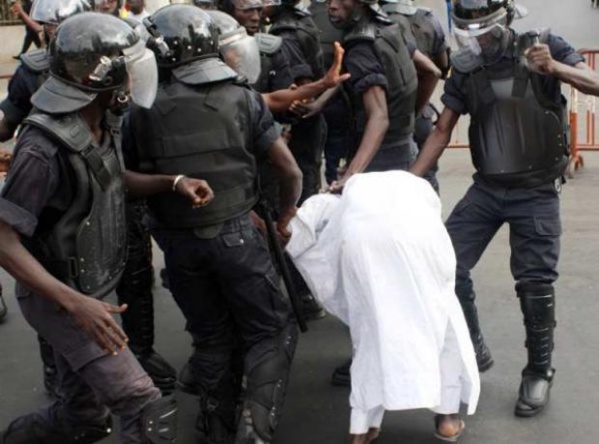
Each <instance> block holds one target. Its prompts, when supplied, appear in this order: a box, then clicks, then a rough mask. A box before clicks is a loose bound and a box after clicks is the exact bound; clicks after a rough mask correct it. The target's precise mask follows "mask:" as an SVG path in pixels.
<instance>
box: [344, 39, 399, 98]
mask: <svg viewBox="0 0 599 444" xmlns="http://www.w3.org/2000/svg"><path fill="white" fill-rule="evenodd" d="M344 65H345V68H346V70H347V72H349V73H350V74H351V77H350V78H349V80H348V82H350V86H351V88H352V89H354V90H355V91H356V92H358V93H362V92H364V91H366V90H368V89H369V88H371V87H373V86H380V87H382V88H385V90H386V89H387V86H388V82H387V77H386V76H385V70H384V69H383V65H382V64H381V62H380V61H379V59H378V58H377V57H376V55H375V53H374V49H373V47H372V44H357V45H355V46H353V47H352V48H350V49H349V51H347V52H346V55H345V60H344Z"/></svg>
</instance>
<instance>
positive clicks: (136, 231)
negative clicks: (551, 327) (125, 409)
mask: <svg viewBox="0 0 599 444" xmlns="http://www.w3.org/2000/svg"><path fill="white" fill-rule="evenodd" d="M126 216H127V241H128V242H127V263H126V265H125V270H124V272H123V279H121V281H120V282H119V285H118V286H117V288H116V294H117V296H118V303H119V305H122V304H127V306H128V308H127V310H126V311H125V312H124V313H122V314H121V319H122V323H123V330H124V331H125V333H126V334H127V336H128V338H129V344H128V345H129V348H130V349H131V351H132V352H133V354H134V355H135V357H136V358H137V360H138V361H139V363H140V364H141V366H142V367H143V368H144V370H145V371H146V373H148V376H150V378H152V381H154V385H155V386H156V387H158V388H159V389H160V390H161V391H162V392H163V393H170V392H172V391H173V390H174V389H175V379H176V371H175V369H174V368H173V367H171V365H170V364H169V363H168V362H167V361H166V360H165V359H164V358H163V357H162V356H160V355H159V354H158V353H156V352H155V351H154V349H153V345H154V297H153V294H152V285H153V277H154V268H153V267H152V240H151V238H150V233H149V230H148V227H147V224H146V223H145V222H144V220H143V219H144V217H145V216H146V206H145V203H144V202H142V201H131V202H127V204H126Z"/></svg>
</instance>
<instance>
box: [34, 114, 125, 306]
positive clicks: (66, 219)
mask: <svg viewBox="0 0 599 444" xmlns="http://www.w3.org/2000/svg"><path fill="white" fill-rule="evenodd" d="M121 120H122V119H116V121H115V122H113V126H111V127H110V134H111V137H112V141H111V142H112V145H111V147H110V149H108V150H105V152H101V151H102V148H99V147H97V146H95V145H93V144H92V140H93V139H92V134H91V131H90V129H89V127H88V126H87V124H86V123H85V122H84V121H83V120H82V119H81V117H80V116H79V115H78V114H68V115H64V116H61V117H55V116H50V115H47V114H41V113H39V114H32V115H30V116H29V117H27V118H26V119H25V121H24V125H27V126H35V127H37V128H40V129H41V130H42V131H43V132H44V133H46V134H47V135H48V136H49V137H50V138H51V139H53V140H55V141H56V142H58V143H59V144H60V146H61V148H64V150H65V151H64V152H65V153H66V154H67V158H68V161H69V163H70V165H71V167H72V169H73V172H74V178H75V184H76V192H75V194H74V200H73V202H72V203H71V205H70V206H69V208H68V210H67V211H66V212H65V214H64V215H62V217H60V219H59V220H58V221H57V222H56V224H55V225H54V226H53V228H52V230H51V231H50V232H49V233H45V234H43V235H40V236H34V238H33V239H31V240H28V241H27V242H26V246H27V247H28V248H29V249H30V251H31V252H32V254H33V255H34V256H35V257H36V258H37V259H38V260H39V261H40V263H42V265H44V266H45V267H46V269H47V270H48V271H49V272H50V273H51V274H52V275H54V276H55V277H56V278H58V279H59V280H61V281H62V282H64V283H66V284H67V285H69V286H70V287H72V288H74V289H76V290H78V291H80V292H81V293H84V294H87V295H90V296H93V297H97V298H100V297H103V296H105V295H106V294H108V293H109V292H110V291H112V290H113V289H114V288H115V287H116V285H117V283H118V281H119V280H120V277H121V274H122V272H123V270H124V267H125V261H126V255H127V224H126V221H125V193H124V186H123V179H122V169H121V160H120V153H119V150H120V124H121Z"/></svg>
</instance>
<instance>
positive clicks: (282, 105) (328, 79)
mask: <svg viewBox="0 0 599 444" xmlns="http://www.w3.org/2000/svg"><path fill="white" fill-rule="evenodd" d="M343 52H344V51H343V48H342V47H341V45H340V44H339V43H338V42H335V60H334V63H333V65H332V66H331V68H330V69H329V71H328V72H327V73H326V74H325V76H324V77H323V78H322V79H320V80H317V81H315V82H310V83H305V84H303V85H302V86H299V87H297V88H288V89H281V90H279V91H274V92H271V93H267V94H262V98H263V99H264V102H265V103H266V106H267V107H268V108H269V109H270V110H271V111H273V112H286V111H287V110H288V109H289V107H290V106H291V104H292V103H293V102H295V101H305V100H310V99H312V98H313V97H316V96H318V95H319V94H322V93H323V92H325V91H326V90H327V89H329V88H335V87H336V86H338V85H340V84H341V83H343V82H345V81H346V80H347V79H349V74H343V75H341V74H340V72H341V64H342V63H343Z"/></svg>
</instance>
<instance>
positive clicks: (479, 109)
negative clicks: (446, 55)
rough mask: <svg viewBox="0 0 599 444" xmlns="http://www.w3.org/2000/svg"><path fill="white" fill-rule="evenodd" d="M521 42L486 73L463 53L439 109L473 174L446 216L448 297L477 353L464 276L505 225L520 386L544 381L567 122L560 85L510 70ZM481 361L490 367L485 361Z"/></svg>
mask: <svg viewBox="0 0 599 444" xmlns="http://www.w3.org/2000/svg"><path fill="white" fill-rule="evenodd" d="M525 37H526V35H523V36H517V35H516V34H515V33H513V31H512V33H511V35H510V39H511V40H510V44H509V46H508V50H507V51H506V53H505V54H504V56H503V57H502V58H501V59H500V60H499V61H498V62H497V63H495V64H493V65H490V66H483V65H482V63H481V61H480V60H478V58H477V57H472V56H470V55H469V53H468V52H467V51H466V52H465V51H460V52H459V53H458V54H456V55H455V56H453V57H452V73H451V76H450V77H449V78H448V79H447V81H446V83H445V93H444V95H443V96H442V99H441V100H442V102H443V103H444V105H445V106H447V107H448V108H450V109H451V110H453V111H455V112H457V113H460V114H470V116H471V124H470V131H469V134H470V150H471V154H472V160H473V163H474V166H475V168H476V170H477V172H476V174H475V175H474V184H473V185H472V186H471V187H470V188H469V189H468V191H467V193H466V195H465V196H464V198H463V199H462V200H461V201H460V202H459V203H458V204H457V205H456V207H455V208H454V210H453V212H452V213H451V215H450V216H449V219H448V220H447V230H448V232H449V235H450V236H451V239H452V241H453V245H454V249H455V252H456V257H457V276H456V293H457V296H458V298H459V300H460V302H461V304H462V307H463V309H464V313H465V315H466V319H467V321H468V325H469V328H470V329H471V335H472V336H473V342H474V343H475V346H476V344H478V345H479V346H481V345H484V344H483V341H482V336H481V335H480V329H479V326H478V319H477V315H476V308H475V305H474V299H475V293H474V290H473V284H472V280H471V277H470V270H472V268H474V266H475V265H476V263H477V262H478V260H479V259H480V257H481V255H482V254H483V252H484V250H485V249H486V247H487V245H488V244H489V242H490V241H491V239H492V238H493V236H494V235H495V233H496V232H497V231H498V230H499V228H500V227H501V225H503V223H508V224H509V226H510V247H511V259H510V268H511V272H512V275H513V277H514V279H515V280H516V293H517V295H518V297H519V299H520V304H521V308H522V312H523V315H524V322H525V326H526V332H527V342H526V345H527V348H528V356H529V364H528V367H527V369H525V371H524V373H523V376H524V378H526V377H527V376H528V373H527V372H528V371H533V372H536V374H538V375H542V377H543V378H546V379H547V380H548V381H551V379H552V377H553V372H554V370H553V368H552V367H551V350H552V349H553V328H554V325H555V296H554V288H553V283H554V282H555V280H556V279H557V277H558V273H557V270H556V267H557V263H558V258H559V251H560V234H561V221H560V210H559V188H560V185H561V176H562V173H563V171H564V168H565V167H566V165H567V162H568V153H567V140H566V137H565V132H566V126H567V120H566V118H565V114H564V110H565V99H563V97H562V96H561V92H560V83H559V81H558V80H557V79H555V78H553V77H551V76H545V75H538V74H535V73H533V72H529V71H528V70H527V69H525V68H524V67H523V65H522V64H520V63H518V61H519V59H520V56H521V53H520V52H519V50H518V47H519V46H520V47H523V45H521V42H523V40H522V39H523V38H525ZM544 41H545V43H547V44H548V45H549V48H550V50H551V54H552V56H553V58H554V59H555V60H557V61H559V62H562V63H564V64H567V65H570V66H574V65H576V64H578V63H580V62H582V61H583V58H582V57H581V56H580V55H579V54H577V53H576V52H575V51H574V49H573V48H572V47H571V46H570V45H568V44H567V43H566V42H564V41H563V40H562V39H561V38H559V37H556V36H554V35H551V34H549V35H548V36H547V37H546V40H544ZM530 43H531V42H530V41H529V44H530ZM504 122H512V124H510V125H506V124H504ZM485 348H486V347H485ZM476 351H477V352H480V351H481V350H480V347H479V349H476ZM480 358H481V356H477V359H480ZM486 361H488V362H490V363H492V360H490V355H489V356H488V358H487V359H486ZM479 366H480V362H479ZM521 390H522V389H521ZM523 396H524V397H525V398H526V396H527V394H526V393H524V394H523V393H521V399H522V397H523ZM545 402H546V401H545ZM519 408H520V407H518V408H517V412H516V413H517V414H519V413H518V409H519ZM524 409H526V407H524ZM520 411H521V412H522V410H520ZM522 416H528V415H526V412H524V413H523V415H522ZM530 416H532V414H531V415H530Z"/></svg>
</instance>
